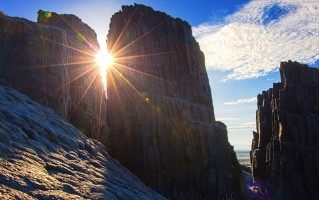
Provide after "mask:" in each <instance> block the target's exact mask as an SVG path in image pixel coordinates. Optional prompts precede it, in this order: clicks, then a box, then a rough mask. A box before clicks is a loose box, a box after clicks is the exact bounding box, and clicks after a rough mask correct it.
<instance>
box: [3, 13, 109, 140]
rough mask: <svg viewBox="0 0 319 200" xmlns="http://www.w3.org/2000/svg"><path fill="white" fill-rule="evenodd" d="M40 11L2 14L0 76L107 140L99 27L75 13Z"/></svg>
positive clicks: (79, 126) (86, 132) (70, 120)
mask: <svg viewBox="0 0 319 200" xmlns="http://www.w3.org/2000/svg"><path fill="white" fill-rule="evenodd" d="M38 14H39V15H38V23H34V22H30V21H28V20H25V19H21V18H13V17H7V16H3V15H0V26H1V29H0V78H1V79H4V80H5V81H6V82H7V83H8V84H9V85H10V86H12V87H13V88H15V89H17V90H19V91H20V92H23V93H24V94H27V95H28V96H30V97H31V98H32V99H33V100H36V101H38V102H40V103H42V104H44V105H46V106H49V107H51V108H53V109H54V110H55V111H56V112H57V113H58V114H60V115H61V116H63V117H64V118H65V119H66V120H67V121H69V122H71V123H72V124H73V125H75V126H76V127H77V128H78V129H80V130H81V131H82V132H83V133H85V134H86V135H87V136H89V137H91V138H95V139H98V140H100V141H102V142H103V143H104V144H106V138H105V134H102V133H106V132H107V126H106V122H105V116H106V115H105V112H106V111H105V108H106V104H105V103H106V102H105V101H106V100H105V97H104V95H105V94H104V90H103V84H102V81H101V77H100V75H99V68H98V66H97V65H96V62H95V54H96V53H97V51H98V48H99V46H98V43H97V39H96V34H95V32H94V31H93V30H92V29H91V28H90V27H89V26H88V25H86V24H84V23H83V22H82V21H81V20H80V19H79V18H77V17H76V16H74V15H58V14H56V13H53V12H45V11H41V10H40V11H39V12H38Z"/></svg>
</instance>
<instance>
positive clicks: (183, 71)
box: [107, 5, 240, 199]
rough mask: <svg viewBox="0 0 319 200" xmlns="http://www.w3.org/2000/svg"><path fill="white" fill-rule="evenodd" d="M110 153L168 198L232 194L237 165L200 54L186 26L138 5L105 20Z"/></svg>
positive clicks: (219, 196) (216, 196) (223, 196)
mask: <svg viewBox="0 0 319 200" xmlns="http://www.w3.org/2000/svg"><path fill="white" fill-rule="evenodd" d="M107 46H108V50H109V51H110V52H111V53H112V54H113V56H114V57H115V59H116V63H115V64H114V67H113V68H111V69H110V71H109V73H108V78H107V80H108V88H107V90H108V91H107V92H108V105H107V106H108V108H107V111H108V113H107V116H108V124H109V126H110V137H109V142H110V148H111V154H112V155H113V156H114V157H115V158H117V159H118V160H119V161H120V162H121V163H122V164H123V165H124V166H126V167H127V168H128V169H130V170H131V171H132V172H133V173H134V174H136V175H137V176H138V177H140V178H141V179H142V180H143V181H144V182H145V183H146V184H147V185H150V186H152V187H154V188H155V189H156V190H158V191H159V192H161V193H162V194H165V195H166V196H167V197H169V198H172V199H201V198H204V199H206V198H208V199H227V198H236V197H238V188H239V173H240V170H239V164H238V162H237V159H236V156H235V153H234V151H233V148H232V146H231V145H230V144H229V143H228V138H227V129H226V126H225V125H224V124H223V123H221V122H216V121H215V117H214V110H213V103H212V98H211V91H210V86H209V81H208V76H207V72H206V68H205V60H204V54H203V53H202V52H201V51H200V48H199V45H198V43H197V42H196V41H195V39H194V37H193V36H192V31H191V27H190V25H189V24H188V23H187V22H185V21H182V20H181V19H174V18H172V17H170V16H168V15H166V14H165V13H162V12H158V11H154V10H153V9H152V8H149V7H146V6H143V5H134V6H123V7H122V10H121V11H120V12H118V13H116V14H114V15H113V16H112V18H111V23H110V29H109V33H108V45H107Z"/></svg>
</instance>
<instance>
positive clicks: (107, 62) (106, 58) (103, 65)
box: [96, 51, 113, 89]
mask: <svg viewBox="0 0 319 200" xmlns="http://www.w3.org/2000/svg"><path fill="white" fill-rule="evenodd" d="M96 62H97V64H98V65H99V67H100V74H101V76H102V81H103V85H104V88H105V89H106V73H107V69H108V68H109V67H111V66H112V65H113V57H112V55H110V54H108V53H107V52H105V51H100V52H99V53H98V54H97V55H96Z"/></svg>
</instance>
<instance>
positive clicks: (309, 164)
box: [251, 61, 319, 199]
mask: <svg viewBox="0 0 319 200" xmlns="http://www.w3.org/2000/svg"><path fill="white" fill-rule="evenodd" d="M280 75H281V82H280V83H276V84H274V85H273V88H270V89H269V90H268V91H264V92H263V93H262V94H260V95H258V110H257V117H256V121H257V133H254V139H253V145H252V151H251V162H252V174H253V177H254V179H255V181H257V182H259V183H263V184H268V185H270V186H271V188H272V189H273V192H274V194H275V195H276V197H277V199H317V198H318V195H319V192H318V188H319V182H318V179H319V156H318V155H319V154H318V152H319V103H318V102H319V70H318V69H316V68H311V67H308V66H306V65H302V64H299V63H297V62H292V61H289V62H283V63H281V65H280Z"/></svg>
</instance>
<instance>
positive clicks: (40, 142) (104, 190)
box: [0, 86, 164, 200]
mask: <svg viewBox="0 0 319 200" xmlns="http://www.w3.org/2000/svg"><path fill="white" fill-rule="evenodd" d="M0 198H1V199H28V200H29V199H129V200H131V199H136V200H140V199H144V200H147V199H164V197H161V196H160V195H159V194H158V193H156V192H155V191H153V190H151V188H149V187H147V186H145V185H144V184H143V183H142V182H141V181H140V179H138V178H137V177H136V176H134V175H133V174H132V173H131V172H129V171H128V170H127V169H126V168H124V167H122V166H121V165H120V164H119V162H118V161H116V160H114V159H113V158H112V157H110V156H109V155H108V154H107V152H106V150H105V147H104V146H103V145H102V144H101V143H100V142H98V141H96V140H92V139H88V138H87V137H86V136H84V135H83V134H82V133H81V132H80V131H78V130H77V129H75V128H74V127H73V126H72V125H71V124H68V123H67V122H65V121H64V119H63V118H62V117H60V116H58V115H56V114H55V113H54V111H53V110H52V109H51V108H48V107H44V106H42V105H40V104H38V103H36V102H34V101H32V100H30V98H28V97H26V96H24V95H22V94H20V93H18V92H17V91H15V90H13V89H10V88H6V87H2V86H0Z"/></svg>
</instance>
